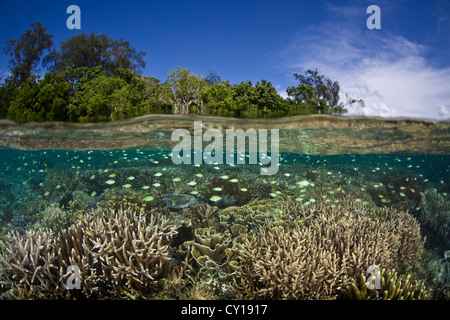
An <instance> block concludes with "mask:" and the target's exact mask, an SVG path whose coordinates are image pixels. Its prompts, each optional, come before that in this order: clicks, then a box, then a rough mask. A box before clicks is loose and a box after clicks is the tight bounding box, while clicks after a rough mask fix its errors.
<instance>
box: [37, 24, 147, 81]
mask: <svg viewBox="0 0 450 320" xmlns="http://www.w3.org/2000/svg"><path fill="white" fill-rule="evenodd" d="M144 55H145V53H144V52H142V51H139V52H138V51H136V49H135V48H133V47H131V46H130V43H129V42H128V41H125V40H123V39H120V40H114V39H110V38H108V36H107V35H105V34H100V35H98V34H96V33H95V32H92V33H91V34H90V35H87V34H85V33H82V34H80V35H75V36H72V37H71V38H70V39H69V40H67V41H64V42H62V43H61V51H57V50H52V51H51V52H50V53H49V54H48V55H47V56H46V57H45V58H44V64H45V65H46V66H48V67H49V68H50V70H58V71H63V70H64V69H66V68H67V67H74V68H76V69H78V68H82V67H87V68H93V67H97V66H101V67H102V69H103V70H104V71H105V72H107V73H108V74H109V75H112V74H113V73H114V70H116V69H118V68H123V69H130V70H131V71H133V72H137V73H138V72H140V70H141V69H142V68H145V65H146V63H145V61H144V60H143V57H144Z"/></svg>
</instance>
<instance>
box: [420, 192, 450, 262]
mask: <svg viewBox="0 0 450 320" xmlns="http://www.w3.org/2000/svg"><path fill="white" fill-rule="evenodd" d="M420 207H421V208H422V210H421V211H420V212H419V213H418V214H417V220H418V221H419V222H420V224H421V226H422V228H423V230H424V234H425V235H426V236H427V244H428V246H429V247H432V248H434V250H436V251H437V253H438V254H440V255H442V254H443V253H444V251H445V250H448V248H450V201H448V199H446V198H444V197H443V196H442V195H441V194H439V193H437V192H436V190H434V189H427V190H425V191H424V192H423V197H422V200H421V202H420Z"/></svg>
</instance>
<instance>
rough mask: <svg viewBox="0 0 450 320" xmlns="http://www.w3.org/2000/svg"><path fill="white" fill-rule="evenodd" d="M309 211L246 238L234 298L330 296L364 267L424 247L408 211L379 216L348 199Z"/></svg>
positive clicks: (402, 258)
mask: <svg viewBox="0 0 450 320" xmlns="http://www.w3.org/2000/svg"><path fill="white" fill-rule="evenodd" d="M352 207H353V208H354V209H358V208H359V209H360V210H359V211H353V210H352ZM307 210H308V212H307V213H306V216H307V217H308V219H307V220H305V219H304V218H302V219H298V223H294V224H288V225H287V226H286V227H281V226H277V227H272V228H267V229H266V230H265V231H264V232H262V233H261V234H259V235H256V236H254V237H253V238H251V239H250V240H248V241H247V242H246V243H245V245H244V248H245V250H244V251H242V252H241V253H240V255H239V259H240V261H241V263H240V267H239V269H238V276H239V277H238V279H237V280H236V281H235V283H234V286H233V290H234V292H235V294H236V296H237V297H240V298H253V299H319V298H320V299H330V298H334V297H335V296H336V294H337V289H338V288H339V287H341V286H342V285H343V284H344V283H346V282H347V281H349V280H350V279H351V278H354V277H356V276H357V275H360V274H361V272H362V271H363V270H366V269H367V267H368V266H370V265H373V264H376V265H378V266H381V267H384V268H392V267H394V266H395V265H396V264H397V263H398V262H405V263H406V262H408V259H411V257H419V256H420V254H421V252H422V247H423V242H421V241H420V242H417V241H415V238H416V236H417V234H419V235H420V233H419V229H418V224H414V223H411V222H410V220H411V219H414V218H412V217H410V216H408V214H407V213H395V214H394V213H392V214H391V215H390V217H389V219H386V220H384V221H381V220H380V219H378V220H376V219H375V216H374V212H372V211H370V210H368V209H364V207H363V206H361V207H359V206H358V205H356V204H354V203H352V202H348V203H342V204H340V205H339V206H337V207H336V208H333V209H330V208H329V207H328V206H326V205H324V204H321V203H318V204H317V205H316V206H314V207H308V209H307ZM291 214H292V212H291ZM297 215H298V216H300V217H304V216H305V213H298V214H297ZM412 229H413V230H412ZM412 231H413V232H412ZM419 239H420V238H419ZM408 242H412V243H413V244H414V245H415V246H416V247H413V246H409V245H407V244H408Z"/></svg>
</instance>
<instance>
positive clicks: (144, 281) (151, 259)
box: [83, 209, 176, 296]
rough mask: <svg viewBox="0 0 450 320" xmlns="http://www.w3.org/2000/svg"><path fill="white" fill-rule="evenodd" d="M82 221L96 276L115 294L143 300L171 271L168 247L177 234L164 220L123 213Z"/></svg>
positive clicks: (88, 218) (90, 217) (98, 216)
mask: <svg viewBox="0 0 450 320" xmlns="http://www.w3.org/2000/svg"><path fill="white" fill-rule="evenodd" d="M84 219H85V220H86V222H84V223H85V226H84V228H83V230H88V231H89V232H88V235H89V241H90V243H91V247H90V251H92V255H93V264H94V265H95V266H96V269H97V272H100V273H98V274H97V275H96V276H97V277H99V278H100V279H101V281H102V282H103V283H109V284H111V285H112V287H113V289H112V291H113V292H114V293H116V292H117V293H120V292H123V290H125V291H127V292H129V293H131V294H134V295H136V296H140V295H144V296H145V295H146V294H147V293H148V291H149V290H151V289H154V288H155V287H157V286H158V285H159V283H160V279H161V278H163V277H164V276H165V275H167V274H168V273H169V271H170V270H171V258H170V256H169V252H168V246H169V244H170V241H171V239H172V237H173V236H174V235H175V234H176V231H175V229H174V228H173V227H171V226H169V225H168V223H167V219H166V218H164V217H163V218H159V217H155V216H153V215H152V216H151V217H150V219H149V220H150V221H148V220H147V219H146V217H145V216H144V215H142V214H140V213H136V212H135V211H134V210H129V209H122V210H118V211H116V210H104V211H102V212H101V213H99V214H98V215H96V216H90V215H87V216H85V217H84Z"/></svg>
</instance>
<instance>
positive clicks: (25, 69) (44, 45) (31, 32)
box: [4, 22, 53, 86]
mask: <svg viewBox="0 0 450 320" xmlns="http://www.w3.org/2000/svg"><path fill="white" fill-rule="evenodd" d="M46 31H47V29H46V28H44V27H43V26H42V24H41V23H40V22H36V23H32V24H31V29H28V30H27V31H26V32H25V33H24V34H22V35H21V36H20V37H19V39H17V40H14V39H9V40H8V41H6V48H5V49H4V52H5V53H6V54H9V55H10V56H11V60H10V61H9V65H10V68H11V78H12V79H11V80H12V82H13V83H14V84H15V85H16V86H20V85H22V84H23V83H24V82H25V81H26V80H27V79H28V78H30V77H31V74H32V71H33V69H34V68H36V67H37V66H38V65H39V62H40V61H41V57H42V55H43V54H44V52H45V51H46V50H50V48H51V47H52V45H53V40H52V38H53V36H52V35H50V34H48V33H46Z"/></svg>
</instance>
